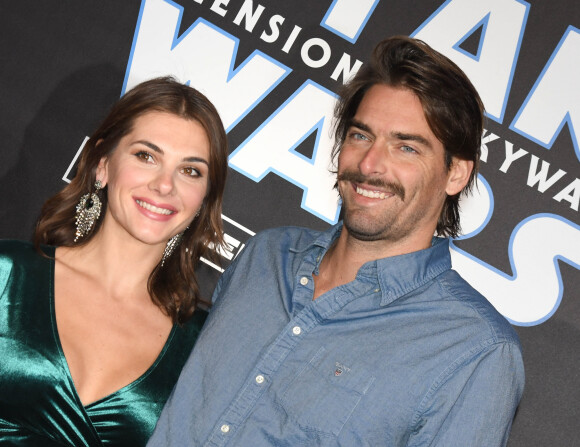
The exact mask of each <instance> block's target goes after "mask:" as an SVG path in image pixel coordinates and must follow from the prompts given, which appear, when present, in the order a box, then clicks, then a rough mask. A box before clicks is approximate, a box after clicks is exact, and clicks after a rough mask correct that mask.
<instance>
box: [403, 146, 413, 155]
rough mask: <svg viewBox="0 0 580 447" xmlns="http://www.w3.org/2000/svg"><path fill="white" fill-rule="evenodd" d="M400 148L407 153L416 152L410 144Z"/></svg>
mask: <svg viewBox="0 0 580 447" xmlns="http://www.w3.org/2000/svg"><path fill="white" fill-rule="evenodd" d="M401 149H402V150H403V151H404V152H409V153H416V152H417V151H416V150H415V149H413V148H412V147H411V146H402V147H401Z"/></svg>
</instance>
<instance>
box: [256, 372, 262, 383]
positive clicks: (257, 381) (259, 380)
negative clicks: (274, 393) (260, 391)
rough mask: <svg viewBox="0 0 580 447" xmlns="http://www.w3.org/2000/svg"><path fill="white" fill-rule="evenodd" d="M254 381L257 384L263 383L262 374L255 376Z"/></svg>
mask: <svg viewBox="0 0 580 447" xmlns="http://www.w3.org/2000/svg"><path fill="white" fill-rule="evenodd" d="M256 383H257V384H262V383H264V376H263V375H262V374H260V375H257V376H256Z"/></svg>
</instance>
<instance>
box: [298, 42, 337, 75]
mask: <svg viewBox="0 0 580 447" xmlns="http://www.w3.org/2000/svg"><path fill="white" fill-rule="evenodd" d="M315 45H316V46H318V47H320V48H321V49H322V57H321V58H320V59H318V60H314V59H312V58H311V57H310V55H309V53H308V52H309V50H310V49H311V48H312V47H313V46H315ZM330 54H331V50H330V45H328V43H327V42H326V41H325V40H322V39H320V38H318V37H313V38H312V39H308V40H307V41H306V42H304V45H302V50H301V51H300V55H301V56H302V60H303V61H304V63H305V64H306V65H308V66H309V67H312V68H320V67H323V66H324V65H326V63H327V62H328V61H329V59H330Z"/></svg>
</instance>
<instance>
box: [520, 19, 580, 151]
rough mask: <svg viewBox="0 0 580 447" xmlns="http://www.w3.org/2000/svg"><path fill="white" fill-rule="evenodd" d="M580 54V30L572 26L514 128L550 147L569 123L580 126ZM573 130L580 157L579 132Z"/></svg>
mask: <svg viewBox="0 0 580 447" xmlns="http://www.w3.org/2000/svg"><path fill="white" fill-rule="evenodd" d="M579 54H580V32H579V31H578V30H576V29H573V28H572V27H570V28H568V31H567V32H566V34H565V36H564V38H563V39H562V41H561V42H560V44H559V45H558V48H557V49H556V50H555V52H554V54H553V55H552V57H551V58H550V61H549V62H548V64H547V65H546V67H545V68H544V71H543V72H542V74H541V75H540V77H539V79H538V80H537V81H536V84H535V85H534V87H533V88H532V91H531V92H530V94H529V95H528V98H527V99H526V101H525V102H524V104H523V105H522V108H521V109H520V111H519V112H518V115H516V118H515V119H514V123H513V124H512V126H511V128H512V129H513V130H515V131H516V132H519V133H520V134H522V135H524V136H525V137H527V138H530V139H531V140H532V141H534V142H536V143H538V144H540V145H541V146H543V147H545V148H547V149H550V148H551V147H552V144H553V143H554V141H555V139H556V137H557V136H558V134H559V133H560V131H561V130H562V128H563V127H564V124H565V123H568V127H569V129H570V130H573V129H576V130H577V129H580V88H578V80H579V79H580V64H579V63H578V60H579V59H578V55H579ZM570 133H571V136H572V143H573V144H574V147H575V148H576V156H577V158H578V160H580V142H579V141H578V135H577V134H576V133H575V132H573V131H572V132H570Z"/></svg>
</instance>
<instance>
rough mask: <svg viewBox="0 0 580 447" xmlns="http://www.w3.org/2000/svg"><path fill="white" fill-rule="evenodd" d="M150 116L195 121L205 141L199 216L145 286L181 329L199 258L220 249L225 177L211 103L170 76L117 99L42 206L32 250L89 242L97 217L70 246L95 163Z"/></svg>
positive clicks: (193, 299) (221, 138)
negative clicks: (66, 179) (70, 174)
mask: <svg viewBox="0 0 580 447" xmlns="http://www.w3.org/2000/svg"><path fill="white" fill-rule="evenodd" d="M152 111H158V112H167V113H171V114H173V115H176V116H179V117H181V118H184V119H188V120H195V121H197V122H199V123H200V124H201V125H202V126H203V128H204V129H205V131H206V133H207V137H208V139H209V142H210V154H209V178H208V190H207V194H206V197H205V199H204V201H203V204H202V206H201V209H200V213H199V216H198V217H197V218H196V219H195V220H194V221H193V222H192V224H191V225H190V227H189V228H188V229H187V230H186V231H185V232H184V234H183V238H182V240H181V243H180V244H179V246H178V247H177V248H176V250H175V252H174V253H173V254H172V255H171V256H170V257H169V258H168V259H167V260H166V261H165V263H164V265H163V266H161V260H160V263H159V264H158V265H157V266H156V267H155V269H153V271H152V272H151V274H150V275H149V281H148V284H147V286H148V290H149V294H150V295H151V299H152V300H153V302H154V303H155V304H156V305H157V306H159V307H160V308H161V310H162V311H163V312H165V313H166V314H167V315H168V316H170V317H171V318H172V320H173V322H174V323H180V324H181V323H184V322H185V321H187V319H189V318H190V317H191V315H192V314H193V311H194V310H195V308H196V307H197V306H198V304H199V303H200V302H202V301H203V300H202V299H201V298H200V292H199V286H198V283H197V280H196V276H195V267H196V265H197V263H198V261H199V259H200V257H206V258H208V259H212V260H214V261H216V260H217V255H216V251H215V250H216V249H218V248H219V247H223V246H224V238H223V225H222V217H221V212H222V199H223V193H224V187H225V181H226V175H227V155H228V151H227V139H226V133H225V130H224V127H223V124H222V121H221V119H220V117H219V114H218V112H217V110H216V109H215V107H214V106H213V104H212V103H211V102H210V101H209V100H208V99H207V98H206V97H205V96H204V95H203V94H201V93H200V92H199V91H197V90H196V89H194V88H192V87H189V86H187V85H184V84H181V83H179V82H178V81H176V80H175V79H173V78H172V77H161V78H155V79H151V80H149V81H145V82H143V83H141V84H139V85H137V86H136V87H134V88H133V89H131V90H130V91H128V92H127V93H126V94H125V95H124V96H122V97H121V98H120V99H119V100H118V101H117V102H116V103H115V105H113V107H112V109H111V111H110V112H109V114H108V115H107V117H106V118H105V119H104V121H103V122H102V123H101V125H100V126H99V128H98V129H97V130H96V131H95V133H93V135H92V136H91V137H90V139H89V140H88V141H87V142H86V144H85V147H84V148H83V151H82V153H81V156H80V158H79V162H78V165H77V171H76V175H75V177H74V178H73V180H72V181H71V182H70V184H69V185H67V186H66V187H65V188H63V189H62V190H61V191H60V192H59V193H57V194H56V195H54V196H53V197H51V198H50V199H48V200H47V201H46V202H45V204H44V206H43V207H42V211H41V214H40V217H39V219H38V222H37V225H36V230H35V234H34V243H35V245H36V246H37V248H39V247H40V245H41V244H46V245H54V246H57V247H58V246H63V247H73V246H80V245H83V244H86V243H87V242H89V241H90V240H91V239H92V237H93V236H94V235H95V234H96V233H97V232H98V231H99V228H100V224H101V222H102V218H101V219H100V220H98V221H97V222H96V224H95V227H94V229H93V231H92V232H91V233H90V234H88V235H86V236H84V237H83V238H82V239H80V240H79V241H78V242H76V243H75V242H73V241H74V238H75V231H76V227H75V214H76V206H77V203H78V202H79V200H80V198H81V196H83V195H84V194H86V193H88V192H91V191H93V190H94V184H95V176H96V170H97V166H98V164H99V161H100V160H101V159H102V158H103V157H107V156H109V155H110V154H112V153H113V151H114V150H115V149H116V147H117V145H118V143H119V141H120V140H121V138H123V137H124V136H125V135H127V134H128V133H130V132H131V130H132V127H133V124H134V122H135V120H136V119H137V118H138V117H139V116H141V115H143V114H145V113H147V112H152ZM101 197H102V198H101V201H102V204H103V205H102V206H103V208H102V212H101V215H102V214H104V213H105V211H106V209H107V194H106V188H105V189H104V191H102V192H101ZM206 304H207V302H206Z"/></svg>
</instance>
